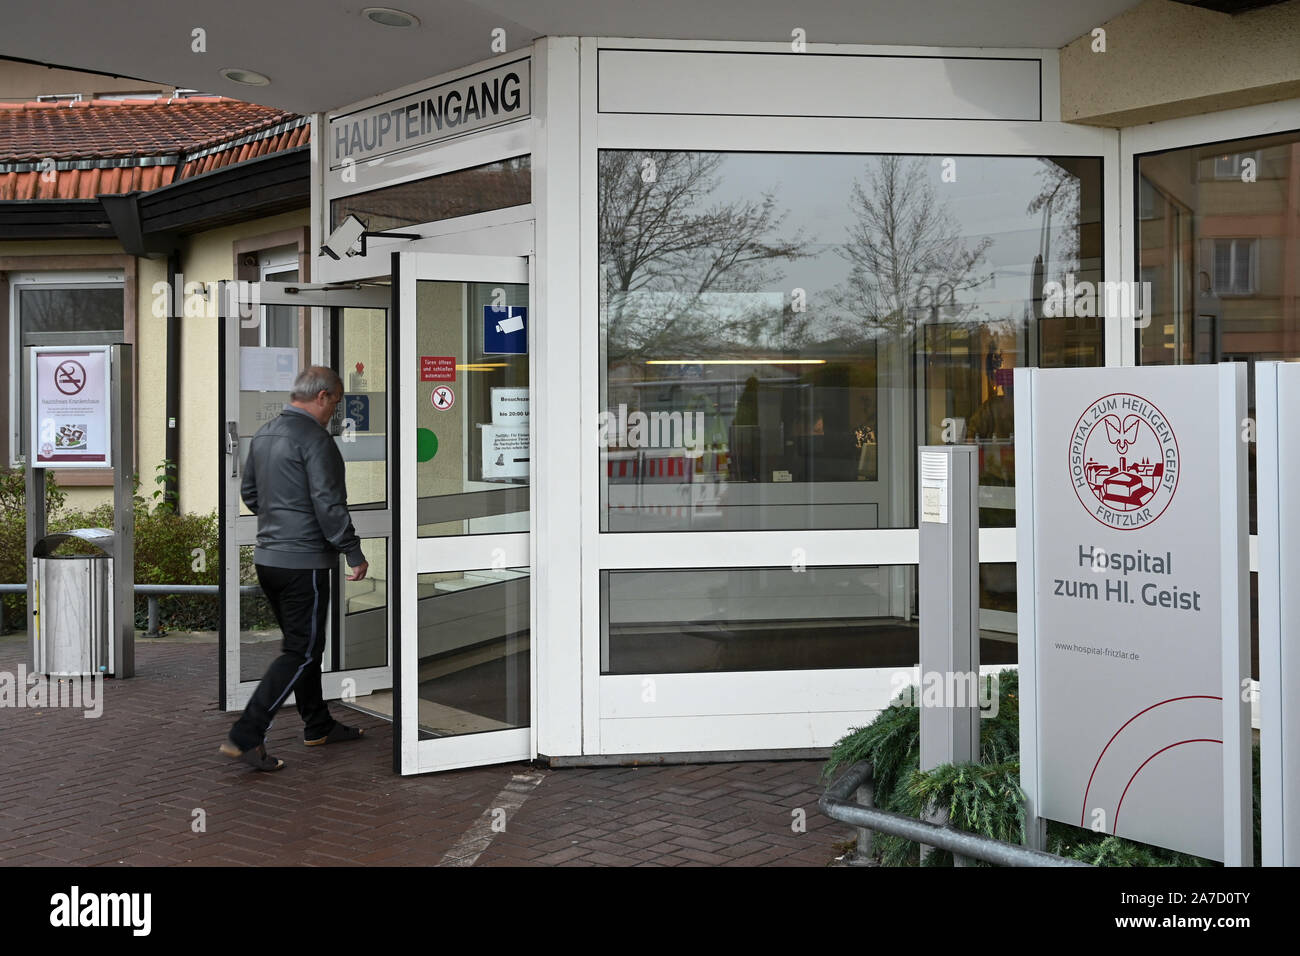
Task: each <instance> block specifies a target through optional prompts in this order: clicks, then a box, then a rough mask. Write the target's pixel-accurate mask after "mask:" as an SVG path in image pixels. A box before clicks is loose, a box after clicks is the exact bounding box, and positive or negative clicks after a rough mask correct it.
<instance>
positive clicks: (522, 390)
mask: <svg viewBox="0 0 1300 956" xmlns="http://www.w3.org/2000/svg"><path fill="white" fill-rule="evenodd" d="M492 424H493V425H525V426H526V425H527V424H528V386H527V385H523V386H514V385H512V386H507V387H505V388H502V387H496V388H493V389H492Z"/></svg>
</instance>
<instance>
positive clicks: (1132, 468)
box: [1070, 392, 1179, 531]
mask: <svg viewBox="0 0 1300 956" xmlns="http://www.w3.org/2000/svg"><path fill="white" fill-rule="evenodd" d="M1178 465H1179V458H1178V439H1177V438H1176V437H1175V436H1174V430H1173V427H1172V426H1171V425H1170V423H1169V420H1168V419H1167V418H1165V416H1164V413H1163V412H1161V411H1160V409H1158V408H1156V406H1155V405H1153V404H1152V403H1151V402H1150V401H1148V400H1147V399H1145V398H1143V397H1141V396H1140V395H1134V394H1132V393H1131V392H1115V393H1113V394H1110V395H1104V396H1102V397H1101V398H1099V399H1097V400H1096V401H1095V402H1093V403H1092V404H1091V405H1089V406H1088V408H1087V409H1086V410H1085V411H1084V413H1083V414H1082V415H1080V416H1079V421H1078V422H1077V423H1076V424H1075V426H1074V430H1073V431H1072V432H1071V434H1070V481H1071V483H1072V484H1073V485H1074V493H1075V494H1076V495H1077V496H1078V498H1079V502H1080V504H1082V505H1083V506H1084V507H1085V508H1087V509H1088V513H1089V514H1091V515H1092V516H1093V517H1094V518H1095V519H1097V520H1098V521H1100V522H1101V523H1102V524H1104V525H1106V526H1107V527H1109V528H1115V529H1118V530H1122V531H1131V530H1134V529H1136V528H1141V527H1144V526H1146V525H1149V524H1151V523H1152V522H1153V521H1155V520H1156V519H1157V518H1159V517H1160V516H1161V515H1162V514H1164V512H1165V509H1166V508H1168V507H1169V503H1170V502H1171V501H1172V500H1173V497H1174V492H1175V491H1176V490H1177V488H1178Z"/></svg>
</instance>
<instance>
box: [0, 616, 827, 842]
mask: <svg viewBox="0 0 1300 956" xmlns="http://www.w3.org/2000/svg"><path fill="white" fill-rule="evenodd" d="M26 663H27V646H26V638H25V636H23V635H10V636H6V637H3V638H0V671H8V672H10V673H16V672H17V669H18V666H19V664H26ZM136 670H137V675H138V676H136V677H134V678H132V679H130V680H107V681H105V682H104V683H103V716H102V717H100V718H99V719H95V720H87V719H85V718H84V717H83V716H82V711H81V710H76V709H72V708H66V707H65V708H59V707H46V708H44V709H33V708H27V707H4V708H0V768H3V769H2V770H0V774H3V777H2V778H0V780H2V784H0V863H3V864H5V865H79V866H80V865H91V866H93V865H118V864H122V865H128V866H155V865H167V866H173V865H180V866H255V865H266V864H277V865H318V866H346V865H385V866H388V865H396V866H428V865H437V864H439V863H442V862H444V857H445V855H446V854H447V853H448V851H449V850H451V849H452V848H453V847H456V846H457V844H458V841H460V840H461V839H462V837H463V836H464V835H465V834H466V833H467V831H470V830H472V829H473V828H474V827H475V825H476V824H479V826H480V829H481V826H482V825H481V823H480V821H481V820H482V819H483V817H484V814H485V812H487V813H489V814H490V811H491V809H492V806H493V802H494V798H496V796H497V794H499V793H500V792H501V791H502V789H503V788H504V787H506V785H507V784H509V783H511V780H512V778H513V775H515V774H520V773H532V774H535V775H537V776H538V777H539V778H540V783H538V784H537V785H536V786H535V787H533V788H532V789H531V790H529V791H528V794H527V796H526V798H525V799H524V801H523V803H522V805H521V806H519V807H518V809H517V810H515V811H514V812H513V814H512V815H510V816H509V819H508V822H507V824H506V828H505V831H504V832H501V833H494V834H492V838H491V841H490V842H489V843H488V844H487V846H486V848H484V849H482V851H481V852H480V854H479V856H478V858H477V860H476V862H475V864H474V865H476V866H553V865H558V866H826V865H828V864H830V863H831V862H832V861H833V860H834V858H835V857H836V855H837V854H838V853H840V852H841V849H840V847H839V845H840V844H842V843H843V842H844V841H846V840H848V839H850V838H851V835H852V831H851V829H850V828H849V827H847V826H846V825H845V824H841V823H837V822H835V821H833V820H829V819H827V818H826V817H824V816H822V815H821V813H820V812H819V811H818V810H817V806H816V804H817V798H818V797H819V796H820V794H821V791H822V786H821V783H820V781H819V780H818V774H819V772H820V769H821V764H820V763H819V762H816V761H785V762H753V763H728V764H695V765H683V766H654V767H601V768H582V769H559V770H551V769H546V768H542V767H535V768H530V767H529V766H528V765H527V764H507V765H501V766H494V767H481V768H475V769H470V770H456V771H449V772H446V773H440V774H428V775H425V776H420V777H400V776H398V775H396V774H394V773H393V772H392V770H391V766H392V726H391V725H390V724H389V723H387V722H386V721H383V720H380V719H378V718H374V717H371V716H369V715H366V714H360V713H357V712H355V711H350V710H346V709H344V708H342V707H341V705H332V706H333V707H334V708H335V710H336V714H337V713H339V711H340V710H344V711H345V712H346V714H347V716H346V717H343V719H344V720H346V722H348V723H352V724H356V725H358V726H362V727H364V728H365V729H366V734H367V738H368V739H367V740H365V741H361V742H360V743H357V744H347V745H344V746H339V747H319V748H310V749H309V748H307V747H304V746H303V745H302V744H301V742H300V740H301V733H302V723H301V721H300V720H299V719H298V715H297V712H296V711H294V710H292V709H290V710H288V711H282V712H281V713H280V715H278V719H277V720H276V722H275V726H274V727H272V729H271V733H270V738H269V745H270V751H271V753H272V754H274V755H276V756H279V757H281V758H282V759H284V760H285V761H286V763H287V766H286V767H285V769H284V770H282V771H280V772H279V773H274V774H259V773H255V772H253V771H251V770H249V769H248V768H246V767H244V766H243V765H241V764H237V763H235V762H234V761H231V760H229V759H228V758H225V757H222V756H221V755H220V754H218V753H217V746H218V744H219V743H220V742H221V741H222V740H223V739H224V737H225V733H226V731H227V729H228V728H229V725H230V723H231V722H232V720H233V715H227V714H225V713H223V712H221V711H220V710H218V708H217V701H216V696H217V646H216V644H215V643H210V642H209V643H194V642H189V643H164V642H150V641H148V640H146V639H139V640H137V642H136ZM340 716H342V715H340ZM797 809H802V810H803V811H804V813H803V815H802V816H803V822H804V823H805V825H806V830H805V831H804V832H798V830H797V829H796V827H795V826H794V825H793V824H795V823H796V822H797V821H798V820H799V815H796V814H794V813H793V812H792V811H795V810H797ZM196 811H202V813H196ZM199 822H202V823H203V824H204V828H203V829H202V832H196V827H197V825H198V823H199ZM458 852H460V851H458Z"/></svg>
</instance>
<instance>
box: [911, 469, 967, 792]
mask: <svg viewBox="0 0 1300 956" xmlns="http://www.w3.org/2000/svg"><path fill="white" fill-rule="evenodd" d="M977 452H978V449H977V448H975V447H974V446H973V445H926V446H922V447H921V449H920V469H919V474H920V476H921V488H920V491H921V494H920V515H919V521H918V526H919V528H920V535H921V541H920V566H919V568H918V571H917V573H918V575H919V579H918V582H917V586H918V590H919V595H920V605H921V621H920V624H921V691H922V693H921V700H920V701H919V703H920V704H921V705H922V706H921V769H922V770H930V769H932V768H934V767H937V766H939V765H940V764H944V763H963V762H969V761H974V760H978V759H979V751H980V748H979V740H980V736H979V730H980V728H979V697H978V693H977V692H978V677H979V666H980V646H979V500H978V497H977V496H978V490H979V472H978V464H979V462H978V458H977ZM939 681H942V690H943V698H942V704H943V706H940V707H934V706H925V705H926V701H927V695H926V693H925V692H926V690H927V689H932V693H931V695H930V696H931V700H932V699H933V691H934V690H938V689H939V685H938V682H939ZM927 684H929V685H930V688H927Z"/></svg>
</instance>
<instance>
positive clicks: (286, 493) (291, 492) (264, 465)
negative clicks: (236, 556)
mask: <svg viewBox="0 0 1300 956" xmlns="http://www.w3.org/2000/svg"><path fill="white" fill-rule="evenodd" d="M240 491H241V494H242V496H243V499H244V504H246V505H248V508H249V510H250V511H252V512H253V514H255V515H257V547H256V548H255V549H254V550H253V562H254V563H255V564H265V565H269V566H271V567H275V568H332V567H334V566H335V564H334V563H335V561H337V560H338V554H339V552H342V553H343V554H344V555H346V556H347V561H348V566H349V567H353V568H355V567H356V566H357V565H358V564H361V563H362V562H363V561H365V555H364V554H362V553H361V539H360V538H358V537H357V532H356V529H354V528H353V527H352V519H351V518H350V517H349V516H348V495H347V489H346V487H345V485H344V476H343V456H342V455H341V454H339V449H338V446H337V445H335V444H334V439H333V438H331V437H330V434H329V432H328V431H326V430H325V429H324V428H322V427H321V425H320V424H319V423H318V422H317V421H316V419H314V418H312V417H311V415H309V414H308V413H307V412H306V411H304V410H303V409H301V408H295V407H294V406H292V405H286V406H284V411H283V412H281V413H280V415H279V416H277V417H276V418H273V419H271V420H270V421H269V422H267V423H266V424H265V425H263V426H262V427H261V428H260V429H258V431H257V434H256V435H254V436H253V440H252V441H251V442H250V443H249V448H248V460H247V462H246V463H245V465H244V483H243V486H242V488H241V489H240Z"/></svg>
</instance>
